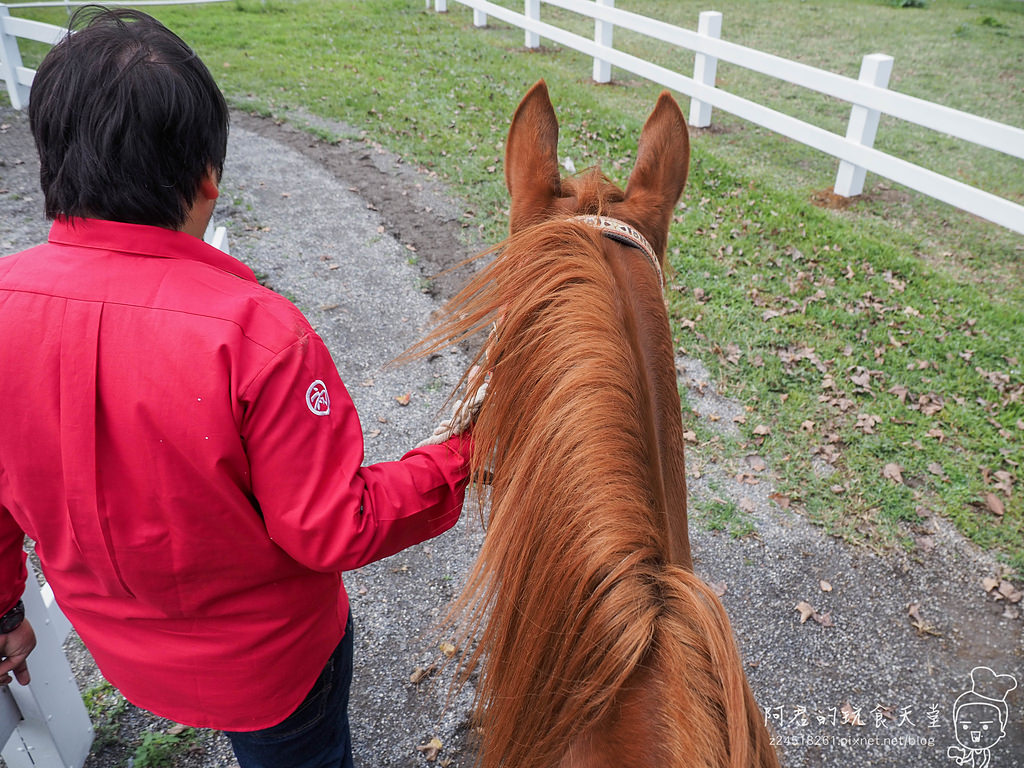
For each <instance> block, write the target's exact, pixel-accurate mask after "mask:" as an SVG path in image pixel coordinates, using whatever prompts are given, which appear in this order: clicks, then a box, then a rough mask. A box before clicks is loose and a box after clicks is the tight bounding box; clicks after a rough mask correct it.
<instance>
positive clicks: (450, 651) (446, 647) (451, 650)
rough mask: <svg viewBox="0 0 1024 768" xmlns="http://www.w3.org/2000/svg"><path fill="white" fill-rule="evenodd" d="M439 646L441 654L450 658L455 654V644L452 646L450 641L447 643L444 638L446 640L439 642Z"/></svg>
mask: <svg viewBox="0 0 1024 768" xmlns="http://www.w3.org/2000/svg"><path fill="white" fill-rule="evenodd" d="M439 647H440V648H441V653H443V654H444V655H445V656H447V657H448V658H449V659H450V658H451V657H452V656H454V655H455V651H456V648H455V646H454V645H452V644H451V643H449V642H448V641H447V640H446V641H444V642H443V643H441V645H440V646H439Z"/></svg>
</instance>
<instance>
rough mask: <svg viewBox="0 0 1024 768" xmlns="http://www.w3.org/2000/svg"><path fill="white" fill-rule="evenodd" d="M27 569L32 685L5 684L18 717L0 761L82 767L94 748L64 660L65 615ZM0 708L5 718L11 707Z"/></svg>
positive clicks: (16, 767)
mask: <svg viewBox="0 0 1024 768" xmlns="http://www.w3.org/2000/svg"><path fill="white" fill-rule="evenodd" d="M28 568H29V573H28V583H27V585H26V588H25V594H24V596H23V597H22V599H23V600H24V601H25V617H26V618H27V619H28V620H29V621H30V622H32V629H34V630H35V633H36V648H35V650H34V651H33V652H32V655H31V656H29V659H28V668H29V672H30V673H31V674H32V682H31V683H29V684H28V685H27V686H21V685H18V684H17V683H14V684H12V685H11V686H9V691H10V695H11V697H12V698H13V699H14V702H13V703H14V705H16V708H17V711H18V712H20V719H19V720H18V721H17V723H16V725H15V729H14V732H13V733H12V734H11V735H10V738H9V739H7V740H6V746H4V747H3V758H4V761H5V762H6V763H7V765H8V768H81V766H82V764H83V763H84V762H85V758H86V757H88V756H89V747H90V746H92V738H93V733H92V724H91V723H90V722H89V713H88V712H86V709H85V705H84V704H83V703H82V697H81V695H80V694H79V692H78V686H77V685H76V683H75V676H74V674H73V673H72V671H71V665H70V664H68V660H67V658H65V656H64V649H63V648H62V645H63V642H64V637H63V636H62V635H63V632H64V629H63V626H62V622H63V621H64V617H63V614H58V613H57V612H54V613H53V614H52V615H51V613H50V610H49V609H48V608H47V606H46V603H45V601H44V598H43V594H42V591H41V590H40V589H39V583H38V581H37V580H36V574H35V570H34V569H33V568H32V565H31V563H30V564H29V566H28ZM9 703H10V702H8V704H9ZM3 709H4V711H5V715H7V716H9V715H10V707H9V706H5V707H4V708H3Z"/></svg>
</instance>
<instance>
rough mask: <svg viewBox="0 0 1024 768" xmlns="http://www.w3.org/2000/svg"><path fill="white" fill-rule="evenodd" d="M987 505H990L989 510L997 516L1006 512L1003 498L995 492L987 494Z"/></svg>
mask: <svg viewBox="0 0 1024 768" xmlns="http://www.w3.org/2000/svg"><path fill="white" fill-rule="evenodd" d="M985 506H986V507H988V511H989V512H991V513H992V514H993V515H995V516H996V517H1002V516H1003V514H1004V513H1005V512H1006V508H1005V507H1004V506H1003V500H1002V499H1000V498H999V497H998V496H996V495H995V494H994V493H986V494H985Z"/></svg>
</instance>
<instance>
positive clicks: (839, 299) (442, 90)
mask: <svg viewBox="0 0 1024 768" xmlns="http://www.w3.org/2000/svg"><path fill="white" fill-rule="evenodd" d="M504 4H507V5H509V7H517V8H520V7H521V4H520V3H519V2H512V1H511V0H504ZM907 4H908V3H905V2H894V1H892V0H778V1H777V2H771V3H768V2H753V1H752V0H718V1H716V2H715V3H714V4H711V3H704V2H701V3H698V2H693V1H691V0H671V1H667V0H619V2H618V3H617V6H618V7H620V8H624V9H626V10H633V11H637V12H640V13H645V14H647V15H650V16H654V17H657V18H661V19H663V20H666V21H670V22H673V23H676V24H678V25H680V26H686V27H690V28H695V27H696V23H697V16H698V13H699V12H700V11H702V10H708V9H711V8H713V9H715V10H719V11H722V12H723V14H724V21H723V37H724V38H725V39H727V40H730V41H734V42H738V43H741V44H744V45H748V46H750V47H753V48H758V49H760V50H764V51H767V52H770V53H775V54H778V55H781V56H784V57H786V58H791V59H796V60H799V61H802V62H805V63H807V64H811V65H814V66H819V67H822V68H825V69H829V70H832V71H836V72H839V73H841V74H846V75H849V76H852V77H856V76H857V72H858V70H859V66H860V59H861V57H862V56H863V55H865V54H868V53H875V52H884V53H888V54H891V55H893V56H894V57H895V60H896V61H895V68H894V71H893V76H892V80H891V83H890V85H891V87H892V88H894V89H896V90H899V91H902V92H905V93H909V94H912V95H915V96H918V97H921V98H925V99H928V100H932V101H937V102H939V103H942V104H945V105H947V106H951V107H955V108H958V109H963V110H966V111H970V112H974V113H976V114H979V115H982V116H985V117H989V118H991V119H994V120H998V121H1001V122H1007V123H1010V124H1014V125H1018V126H1020V125H1022V124H1024V3H1021V2H1019V0H973V2H966V0H931V1H929V2H926V3H925V4H924V7H923V8H914V7H902V6H903V5H907ZM424 6H425V4H424V1H423V0H333V1H332V2H327V0H295V1H294V2H286V1H285V0H266V2H260V1H259V0H238V2H235V3H225V4H221V5H207V6H183V7H160V8H154V9H149V10H152V11H153V12H154V13H155V14H156V15H158V16H159V17H160V18H162V19H163V20H164V21H165V22H166V23H168V24H169V25H170V26H171V27H172V28H173V29H174V30H175V31H177V32H178V33H179V34H180V35H181V36H182V37H184V38H185V39H186V40H187V41H188V42H190V43H191V44H192V45H194V46H195V47H196V49H197V50H198V51H199V53H200V54H201V55H202V56H203V58H204V60H205V61H206V62H207V64H208V65H209V66H210V68H211V70H212V71H213V73H214V75H215V77H216V78H217V79H218V81H219V82H220V84H221V86H222V88H223V89H224V90H225V92H226V94H227V95H228V97H229V100H230V101H231V102H232V104H233V105H235V106H238V107H242V108H246V109H251V110H254V111H259V112H263V113H271V114H276V115H281V116H285V115H288V114H290V113H294V111H295V110H304V111H306V112H309V113H312V114H315V115H320V116H324V117H328V118H331V119H335V120H341V121H344V122H345V123H347V124H349V125H351V126H352V127H353V130H354V132H355V133H356V134H357V135H361V136H363V137H365V138H366V139H368V140H372V141H375V142H379V143H381V144H382V145H384V146H385V147H387V148H388V149H390V150H392V151H395V152H397V153H400V154H402V155H404V156H405V157H406V158H408V159H409V160H410V161H413V162H416V163H419V164H420V165H422V166H424V167H426V168H428V169H431V170H433V171H435V172H436V173H437V174H438V175H439V176H440V177H441V178H443V179H444V180H445V181H446V182H447V183H448V184H449V185H450V188H451V189H452V191H453V192H454V193H455V194H458V195H460V196H462V198H463V199H464V201H465V204H466V207H467V209H468V210H470V211H471V212H472V213H473V214H474V215H475V217H476V221H477V223H478V224H479V228H480V233H481V235H482V237H483V238H484V239H485V240H486V241H487V242H495V241H497V240H499V239H500V238H501V237H502V236H503V233H504V228H505V226H506V220H505V210H506V206H507V200H506V193H505V189H504V178H503V167H502V166H503V155H504V140H505V135H506V131H507V129H508V121H509V118H510V116H511V113H512V111H513V109H514V108H515V105H516V103H517V102H518V100H519V98H520V97H521V96H522V94H523V93H524V92H525V90H526V89H527V87H528V86H529V85H530V84H532V83H533V82H534V81H536V80H537V79H539V78H541V77H543V78H545V79H546V80H547V81H548V85H549V87H550V89H551V92H552V98H553V100H554V102H555V105H556V109H557V110H558V112H559V116H560V119H561V123H562V143H561V146H560V154H561V155H562V156H563V157H566V158H571V159H572V160H573V162H574V164H575V166H576V167H577V168H580V169H582V168H584V167H586V166H588V165H592V164H594V163H597V162H600V163H601V164H602V167H603V168H604V170H605V171H606V172H607V173H608V174H609V175H610V176H612V177H613V178H614V179H616V180H618V181H619V182H620V183H624V182H625V178H626V174H627V173H628V171H629V169H630V168H631V165H632V159H633V157H634V156H635V149H636V140H637V136H638V134H639V129H640V126H641V125H642V123H643V120H644V118H645V117H646V115H647V113H648V111H649V110H650V108H651V106H652V105H653V103H654V99H655V97H656V95H657V92H658V91H659V90H660V89H659V88H658V87H656V86H654V85H651V84H649V83H645V82H642V81H639V80H636V79H633V78H632V77H631V76H628V75H624V74H623V73H621V72H614V71H613V77H618V78H619V79H618V80H617V81H616V83H614V84H613V85H610V86H598V85H595V84H593V83H592V82H591V81H590V80H589V77H590V71H591V65H590V60H589V59H587V58H586V57H584V56H582V55H579V54H576V53H574V52H572V51H567V50H564V49H560V48H557V47H554V46H551V45H547V46H546V47H544V48H542V49H541V50H540V51H535V52H529V51H526V50H525V49H524V48H523V33H522V31H521V30H516V29H513V28H509V27H507V26H505V25H502V24H500V23H493V21H492V26H491V27H489V28H488V29H485V30H477V29H474V28H473V26H472V14H471V12H470V11H469V10H468V9H465V8H463V7H461V6H458V5H457V4H455V3H454V2H451V3H450V12H449V13H447V14H436V13H433V12H432V11H428V10H425V7H424ZM18 14H19V15H25V16H28V15H31V16H32V17H34V18H41V19H44V20H47V21H52V22H54V23H62V22H63V20H64V19H66V15H65V14H64V12H63V10H47V11H43V10H38V11H32V12H27V11H25V12H22V11H19V12H18ZM542 17H544V18H545V19H549V20H556V21H558V22H559V23H563V22H564V23H565V24H567V25H569V26H573V25H575V26H574V28H578V29H579V31H580V33H581V34H588V35H589V34H591V32H590V31H589V30H591V29H592V25H590V24H588V23H586V22H584V21H582V20H579V19H578V18H575V19H574V18H573V16H572V14H568V13H566V12H562V11H558V10H557V9H551V8H548V7H545V8H544V9H543V10H542ZM616 43H617V45H619V46H621V47H623V48H624V49H626V50H628V51H631V52H641V53H644V54H645V55H647V56H648V57H650V58H653V59H654V60H656V61H658V62H659V63H661V64H664V65H666V66H670V65H671V66H675V67H677V68H678V69H679V70H680V71H682V72H683V73H688V72H690V71H692V65H693V57H692V55H691V54H687V53H686V52H683V51H678V50H671V49H670V48H668V47H667V46H663V45H661V44H657V43H654V42H652V41H647V40H643V39H641V38H639V37H637V36H633V35H630V34H629V33H626V32H622V31H621V30H620V31H618V32H617V33H616ZM43 50H44V49H43ZM24 51H25V52H26V58H27V59H28V60H29V62H30V63H31V62H32V57H33V56H35V57H38V55H40V53H41V52H40V50H38V49H33V48H32V47H31V46H29V45H25V46H24ZM36 60H38V58H37V59H36ZM719 85H720V87H723V88H726V89H728V90H730V91H733V92H735V93H738V94H740V95H743V96H747V97H750V98H755V99H757V100H759V101H761V102H762V103H766V104H768V105H769V106H772V107H773V108H775V109H778V110H780V111H784V112H787V113H789V114H793V115H795V116H798V117H800V118H802V119H805V120H808V121H810V122H814V123H815V124H818V125H821V126H822V127H825V128H828V129H830V130H833V131H836V132H839V133H843V132H844V130H845V121H846V117H847V115H848V110H849V107H848V106H844V105H843V104H841V103H838V102H836V101H834V100H831V99H828V98H826V97H822V96H820V95H818V94H813V93H809V92H800V91H799V89H796V88H791V87H790V86H787V85H786V84H783V83H777V82H774V81H771V80H770V79H768V78H765V77H762V76H757V75H753V74H751V73H747V72H745V71H744V70H741V69H739V68H736V67H732V66H729V65H725V64H722V65H720V67H719ZM681 102H682V105H683V107H684V110H685V109H686V106H687V100H686V99H685V98H682V99H681ZM713 122H714V128H713V129H710V130H704V131H698V132H695V135H694V155H693V162H692V167H691V173H690V182H689V184H688V187H687V191H686V192H685V194H684V198H683V202H682V204H681V206H680V208H679V210H678V211H677V215H676V217H675V223H674V225H673V230H672V238H671V242H670V246H669V251H670V252H669V259H670V261H671V267H672V269H673V272H674V274H673V275H672V276H671V277H670V280H669V288H668V290H667V291H666V296H667V299H668V301H669V304H670V312H671V315H672V318H673V322H674V329H675V333H676V336H677V342H678V345H679V346H680V347H681V348H682V349H684V350H685V351H686V353H687V354H689V355H693V356H696V357H699V358H701V359H702V360H704V361H705V363H706V364H707V365H708V367H709V368H710V369H711V371H712V373H713V375H714V376H715V378H716V380H717V381H718V382H719V383H720V387H721V389H722V391H723V393H724V394H727V395H729V396H731V397H734V398H737V399H739V400H740V401H741V402H743V403H744V404H745V405H747V406H750V407H751V408H752V409H753V410H752V412H751V414H750V415H749V416H748V418H747V423H746V425H743V429H744V430H745V431H746V435H745V437H744V442H745V443H746V444H747V446H748V447H750V446H756V447H757V449H758V451H759V452H761V453H762V454H763V455H765V456H766V457H767V458H768V459H769V461H770V463H771V466H772V467H773V468H774V469H775V470H776V471H777V472H779V473H780V480H779V485H780V488H781V493H782V494H783V495H784V496H785V498H786V499H788V502H789V504H790V506H791V507H792V508H796V509H798V510H800V511H801V512H802V513H804V514H806V515H807V516H809V517H810V518H811V519H813V520H815V521H819V522H820V523H822V524H823V525H826V526H827V527H828V528H829V530H831V531H833V532H834V533H836V534H839V535H843V536H846V537H849V538H851V539H856V540H860V541H863V542H866V543H868V544H869V545H871V546H892V545H897V546H898V545H907V546H911V542H912V537H911V535H910V534H911V533H912V531H913V526H914V523H915V522H916V521H919V520H920V519H921V518H922V516H926V515H933V514H939V515H942V516H944V517H945V518H947V519H949V520H951V521H953V523H954V524H955V525H956V526H957V527H958V528H959V529H960V530H961V531H962V532H963V533H964V534H965V535H967V536H969V537H970V538H971V539H973V540H974V541H976V542H977V543H978V544H979V545H981V546H982V547H985V548H986V549H988V550H990V551H993V552H995V553H997V554H998V555H999V556H1000V557H1001V558H1002V559H1003V560H1004V561H1005V562H1007V563H1008V564H1009V565H1010V566H1011V567H1012V568H1014V569H1015V570H1016V571H1017V572H1018V574H1024V501H1022V499H1024V475H1022V471H1021V465H1022V464H1024V374H1022V365H1024V280H1022V278H1024V238H1022V237H1021V236H1020V235H1017V234H1013V233H1010V232H1008V231H1007V230H1003V229H1001V228H999V227H996V226H994V225H990V224H987V223H985V222H983V221H980V220H978V219H975V218H974V217H971V216H968V215H965V214H962V213H960V212H958V211H956V210H954V209H951V208H949V207H948V206H945V205H943V204H939V203H935V202H932V201H930V200H928V199H926V198H924V197H923V196H921V195H917V194H916V193H911V192H908V191H906V190H904V189H901V188H899V187H898V186H896V185H894V184H892V183H889V182H887V181H885V180H884V179H880V178H878V177H875V176H871V175H869V177H868V180H867V186H866V191H867V194H866V195H865V196H864V197H863V198H861V199H859V200H856V201H854V202H853V203H852V204H850V205H849V206H848V207H846V208H845V209H842V210H835V209H827V208H822V207H819V206H817V205H815V204H814V201H815V200H818V201H820V200H827V199H828V196H827V194H825V192H826V190H827V189H828V188H829V187H830V186H831V184H832V182H833V179H834V176H835V168H836V163H835V161H834V160H832V159H830V158H827V157H824V156H821V155H819V154H818V153H816V152H814V151H812V150H809V149H806V148H804V147H802V146H800V145H798V144H796V143H795V142H792V141H789V140H786V139H783V138H780V137H776V136H772V135H769V134H768V133H767V132H766V131H764V130H762V129H758V128H756V127H755V126H752V125H749V124H746V123H743V122H742V121H740V120H738V119H736V118H732V117H731V116H729V115H727V114H725V113H722V112H720V111H716V113H715V116H714V118H713ZM876 146H878V147H879V148H881V149H883V150H886V151H890V152H892V153H894V154H898V155H900V156H902V157H905V158H906V159H909V160H911V161H913V162H918V163H920V164H922V165H925V166H926V167H929V168H932V169H934V170H936V171H939V172H941V173H944V174H946V175H950V176H953V177H955V178H958V179H961V180H964V181H966V182H968V183H971V184H974V185H976V186H980V187H982V188H983V189H987V190H989V191H992V192H995V193H997V194H1000V195H1003V196H1005V197H1008V198H1010V199H1012V200H1016V201H1024V163H1022V162H1021V161H1019V160H1015V159H1012V158H1008V157H1005V156H1002V155H999V154H998V153H995V152H990V151H988V150H981V149H976V148H973V147H972V146H970V145H969V144H967V143H965V142H962V141H958V140H955V139H952V138H949V137H946V136H942V135H937V134H931V133H930V132H928V131H925V130H923V129H920V130H919V129H916V128H914V127H912V126H906V125H904V124H902V123H900V122H899V121H895V120H889V119H885V118H883V120H882V126H881V129H880V131H879V139H878V142H877V144H876ZM228 172H230V169H228ZM755 427H760V429H757V432H756V433H755Z"/></svg>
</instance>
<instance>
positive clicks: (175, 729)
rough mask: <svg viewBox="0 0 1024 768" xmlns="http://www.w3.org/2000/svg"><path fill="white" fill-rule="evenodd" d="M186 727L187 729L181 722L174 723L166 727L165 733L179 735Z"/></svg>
mask: <svg viewBox="0 0 1024 768" xmlns="http://www.w3.org/2000/svg"><path fill="white" fill-rule="evenodd" d="M187 729H188V726H187V725H182V724H181V723H176V724H175V725H172V726H171V727H170V728H168V729H167V733H169V734H170V735H171V736H180V735H181V734H183V733H184V732H185V731H186V730H187Z"/></svg>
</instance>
